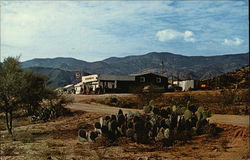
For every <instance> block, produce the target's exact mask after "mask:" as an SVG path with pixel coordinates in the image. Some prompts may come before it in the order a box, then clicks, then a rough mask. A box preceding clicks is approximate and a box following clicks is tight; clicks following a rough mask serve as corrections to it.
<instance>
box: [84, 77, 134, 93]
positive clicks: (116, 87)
mask: <svg viewBox="0 0 250 160" xmlns="http://www.w3.org/2000/svg"><path fill="white" fill-rule="evenodd" d="M134 81H135V77H134V76H130V75H108V74H93V75H88V76H83V77H82V83H83V86H82V87H83V89H82V91H83V93H98V94H100V93H112V92H116V93H118V92H128V89H127V88H128V87H129V86H130V85H133V83H134Z"/></svg>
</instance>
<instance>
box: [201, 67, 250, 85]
mask: <svg viewBox="0 0 250 160" xmlns="http://www.w3.org/2000/svg"><path fill="white" fill-rule="evenodd" d="M249 78H250V74H249V66H246V67H242V68H240V69H237V70H235V71H233V72H229V73H226V74H223V75H220V76H218V77H214V78H209V79H203V81H205V82H206V83H208V84H209V85H210V86H211V87H212V88H216V87H219V88H236V87H237V88H248V87H249V80H250V79H249Z"/></svg>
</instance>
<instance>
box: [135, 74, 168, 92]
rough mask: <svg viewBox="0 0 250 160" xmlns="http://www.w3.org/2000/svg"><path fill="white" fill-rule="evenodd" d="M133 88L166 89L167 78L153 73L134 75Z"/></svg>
mask: <svg viewBox="0 0 250 160" xmlns="http://www.w3.org/2000/svg"><path fill="white" fill-rule="evenodd" d="M133 76H135V86H157V87H160V88H163V89H164V90H165V91H166V90H167V89H168V78H167V77H165V76H163V75H160V74H155V73H144V74H134V75H133Z"/></svg>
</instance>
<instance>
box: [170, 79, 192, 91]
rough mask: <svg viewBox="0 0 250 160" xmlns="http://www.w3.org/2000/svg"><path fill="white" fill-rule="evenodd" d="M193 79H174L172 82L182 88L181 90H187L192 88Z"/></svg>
mask: <svg viewBox="0 0 250 160" xmlns="http://www.w3.org/2000/svg"><path fill="white" fill-rule="evenodd" d="M194 83H195V82H194V80H185V81H174V82H173V84H175V85H178V86H179V87H181V88H182V91H188V90H190V89H194V87H195V86H194Z"/></svg>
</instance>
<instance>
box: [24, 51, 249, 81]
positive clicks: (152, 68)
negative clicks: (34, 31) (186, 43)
mask: <svg viewBox="0 0 250 160" xmlns="http://www.w3.org/2000/svg"><path fill="white" fill-rule="evenodd" d="M248 59H249V54H248V53H243V54H232V55H219V56H207V57H206V56H183V55H178V54H173V53H168V52H151V53H148V54H145V55H138V56H127V57H122V58H118V57H111V58H108V59H105V60H103V61H97V62H86V61H82V60H77V59H74V58H45V59H33V60H29V61H25V62H23V63H22V66H23V67H24V68H30V67H43V68H54V69H60V70H64V71H65V73H68V72H66V71H70V72H72V71H81V72H88V73H91V74H94V73H99V74H133V73H142V72H155V73H162V71H163V73H164V75H166V76H168V77H169V76H171V75H173V76H175V77H177V76H178V77H179V78H180V79H205V78H212V77H216V76H219V75H222V74H224V73H227V72H232V71H234V70H236V69H239V68H241V67H244V66H247V65H248V64H249V61H248ZM161 62H163V64H164V65H163V67H162V65H161ZM47 71H48V72H49V70H46V71H44V72H47Z"/></svg>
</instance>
